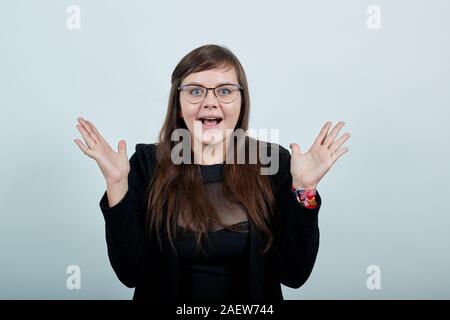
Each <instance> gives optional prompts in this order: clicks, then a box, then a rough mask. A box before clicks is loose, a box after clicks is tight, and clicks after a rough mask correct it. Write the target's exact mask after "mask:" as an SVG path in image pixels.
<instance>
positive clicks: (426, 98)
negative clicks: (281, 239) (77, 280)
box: [0, 0, 450, 299]
mask: <svg viewBox="0 0 450 320" xmlns="http://www.w3.org/2000/svg"><path fill="white" fill-rule="evenodd" d="M69 5H77V6H79V8H80V9H81V28H80V29H79V30H78V29H69V28H68V27H67V19H68V16H69V14H68V13H67V8H68V7H69ZM371 5H377V6H379V8H380V10H381V20H380V22H381V28H380V29H370V28H369V27H370V25H369V27H368V25H367V20H368V19H369V18H370V17H371V13H367V8H368V7H369V6H371ZM449 12H450V3H449V2H448V1H444V0H442V1H438V0H435V1H425V0H422V1H419V0H415V1H411V0H409V1H406V0H402V1H401V0H397V1H382V0H377V1H365V0H359V1H356V0H353V1H351V0H346V1H332V0H329V1H308V2H307V1H282V0H278V1H236V0H228V1H226V2H214V1H196V0H191V1H159V2H156V1H155V2H152V1H137V0H136V1H107V0H102V1H100V0H97V1H86V0H73V1H57V0H53V1H50V0H41V1H31V0H29V1H18V0H14V1H13V0H9V1H7V0H3V1H2V2H1V8H0V37H1V39H0V107H1V114H0V115H1V119H2V123H1V127H0V128H1V129H0V130H1V135H0V142H1V150H2V151H1V157H0V174H1V179H0V197H1V201H0V214H1V216H0V259H1V262H0V268H1V270H0V298H3V299H81V298H83V299H118V298H121V299H122V298H123V299H131V297H132V293H133V290H132V289H128V288H126V287H125V286H123V285H122V284H121V283H120V282H119V280H118V279H117V278H116V276H115V274H114V273H113V270H112V268H111V266H110V264H109V261H108V258H107V252H106V243H105V236H104V221H103V217H102V215H101V211H100V209H99V206H98V202H99V200H100V197H101V195H102V194H103V192H104V191H105V187H106V185H105V182H104V179H103V176H102V175H101V172H100V170H99V169H98V167H97V165H96V163H95V162H94V160H92V159H90V158H88V157H87V156H85V155H84V154H83V153H82V152H81V151H80V150H79V148H78V146H76V144H75V143H74V142H73V139H75V138H81V135H80V134H79V132H78V130H77V129H76V128H75V125H76V123H77V122H76V118H77V117H78V116H83V117H85V118H86V119H89V120H91V121H93V122H94V123H95V125H96V126H97V127H98V128H99V129H100V130H101V132H102V134H103V135H104V137H105V138H106V139H107V140H108V141H109V143H110V144H111V145H112V146H113V147H114V148H117V143H118V141H119V140H120V139H125V140H126V141H127V146H128V156H131V154H132V153H133V152H134V147H135V145H136V143H140V142H146V143H150V142H155V141H156V136H157V134H158V131H159V129H160V127H161V125H162V121H163V118H164V115H165V111H166V105H167V99H168V94H169V86H170V75H171V73H172V70H173V68H174V67H175V65H176V64H177V62H178V61H179V60H180V59H181V58H182V57H183V56H184V55H185V54H187V53H188V52H189V51H191V50H192V49H194V48H196V47H198V46H200V45H203V44H206V43H216V44H220V45H225V46H227V47H228V48H230V49H231V50H232V51H233V52H234V53H235V54H236V55H237V56H238V58H239V59H240V60H241V62H242V64H243V66H244V68H245V70H246V72H247V76H248V80H249V86H250V92H251V99H252V101H251V102H252V109H251V127H252V128H256V129H263V128H279V129H280V130H281V131H280V143H281V144H282V145H283V146H285V147H288V146H289V143H291V142H296V143H299V144H300V146H301V147H302V148H303V150H304V151H305V150H306V149H307V148H309V146H310V145H311V143H312V142H313V140H314V139H315V137H316V135H317V134H318V132H319V130H320V128H321V127H322V125H323V124H324V123H325V122H326V121H327V120H331V121H333V125H334V124H335V123H337V122H338V121H339V120H344V121H346V123H347V124H346V125H345V126H344V129H343V131H342V132H341V134H342V133H344V132H350V133H351V134H352V137H351V138H350V140H348V142H347V143H346V145H347V146H348V147H349V152H348V153H347V154H346V155H344V156H343V157H342V158H341V159H339V160H338V161H337V162H336V164H335V165H334V166H333V168H332V169H331V171H330V172H329V173H328V174H327V175H326V176H325V178H324V179H323V180H322V181H321V183H320V184H319V186H318V189H319V191H320V192H321V195H322V198H323V205H322V209H321V212H320V230H321V243H320V250H319V254H318V257H317V261H316V265H315V268H314V270H313V273H312V275H311V277H310V278H309V280H308V282H307V283H306V284H305V285H304V286H303V287H301V288H300V289H298V290H293V289H290V288H287V287H283V292H284V295H285V298H286V299H429V298H435V299H448V298H450V287H449V284H450V271H449V270H450V258H449V254H448V246H449V242H450V234H449V232H448V231H449V227H450V217H449V213H450V212H449V209H448V206H447V200H448V192H449V178H450V174H449V170H448V166H447V165H446V163H447V164H448V162H449V155H450V154H449V150H448V146H449V140H450V139H449V138H450V134H449V126H448V120H449V115H450V112H449V107H450V93H449V82H450V81H449V80H450V70H449V67H450V61H449V57H450V46H449V43H450V42H449V33H450V32H449V31H450V21H449V19H448V13H449ZM370 21H371V20H370ZM370 21H369V22H370ZM269 138H270V137H269ZM269 140H270V139H269ZM446 199H447V200H446ZM70 265H77V266H79V267H80V268H81V289H79V290H77V289H75V290H69V289H68V288H67V287H66V279H67V277H69V274H67V273H66V268H67V267H68V266H70ZM371 265H376V266H378V267H379V268H380V271H381V288H380V289H373V290H370V289H368V287H367V284H366V280H367V278H368V277H369V276H370V274H368V273H367V268H368V267H369V266H371Z"/></svg>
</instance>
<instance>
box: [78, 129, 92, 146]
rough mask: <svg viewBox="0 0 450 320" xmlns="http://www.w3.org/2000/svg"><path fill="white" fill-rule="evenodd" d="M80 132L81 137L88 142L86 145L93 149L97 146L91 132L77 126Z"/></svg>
mask: <svg viewBox="0 0 450 320" xmlns="http://www.w3.org/2000/svg"><path fill="white" fill-rule="evenodd" d="M76 127H77V129H78V131H80V133H81V135H82V136H83V139H84V141H86V144H87V145H88V147H89V148H93V147H94V146H95V141H94V140H93V139H92V138H91V135H90V134H89V132H87V131H86V129H85V128H84V127H83V126H82V125H81V124H77V125H76Z"/></svg>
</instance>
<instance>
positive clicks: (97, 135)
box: [86, 120, 105, 142]
mask: <svg viewBox="0 0 450 320" xmlns="http://www.w3.org/2000/svg"><path fill="white" fill-rule="evenodd" d="M86 123H87V124H88V125H89V127H90V128H91V129H92V131H93V132H94V134H95V135H96V138H97V141H101V142H105V139H103V136H102V135H101V134H100V133H99V132H98V130H97V128H96V127H95V126H94V124H93V123H92V122H90V121H89V120H86Z"/></svg>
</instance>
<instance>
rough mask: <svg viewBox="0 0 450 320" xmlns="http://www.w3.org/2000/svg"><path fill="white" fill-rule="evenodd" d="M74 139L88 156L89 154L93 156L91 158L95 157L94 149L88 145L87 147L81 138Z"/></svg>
mask: <svg viewBox="0 0 450 320" xmlns="http://www.w3.org/2000/svg"><path fill="white" fill-rule="evenodd" d="M73 141H75V143H76V144H77V146H78V147H79V148H80V149H81V151H82V152H83V153H84V154H85V155H87V156H89V157H91V158H92V157H93V154H92V150H91V149H89V148H88V147H86V146H85V145H84V144H83V142H81V140H80V139H74V140H73Z"/></svg>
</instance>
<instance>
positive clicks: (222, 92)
mask: <svg viewBox="0 0 450 320" xmlns="http://www.w3.org/2000/svg"><path fill="white" fill-rule="evenodd" d="M217 91H218V92H219V95H221V96H226V95H229V94H231V92H232V91H231V88H230V87H221V88H219V89H218V90H217Z"/></svg>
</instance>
